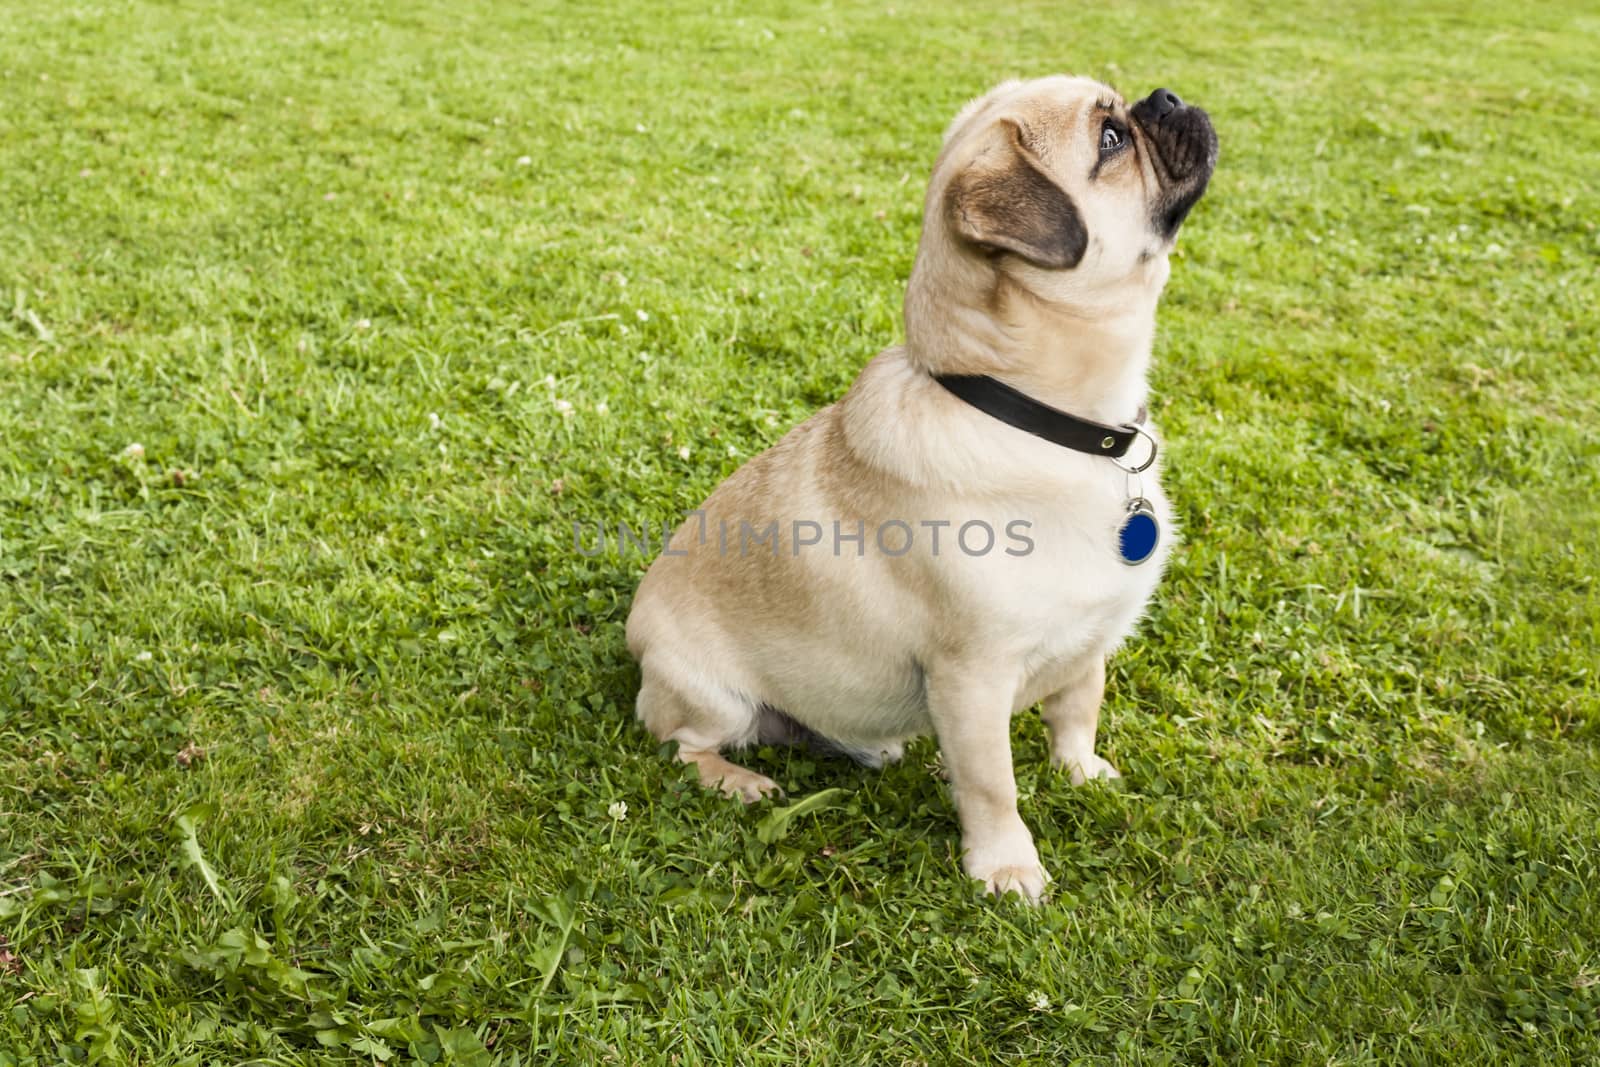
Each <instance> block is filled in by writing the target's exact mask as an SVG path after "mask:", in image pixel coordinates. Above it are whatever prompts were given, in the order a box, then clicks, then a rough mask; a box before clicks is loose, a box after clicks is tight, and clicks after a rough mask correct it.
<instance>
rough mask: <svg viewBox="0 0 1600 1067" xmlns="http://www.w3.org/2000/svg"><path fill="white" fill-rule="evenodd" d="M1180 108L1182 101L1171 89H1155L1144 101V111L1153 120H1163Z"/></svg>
mask: <svg viewBox="0 0 1600 1067" xmlns="http://www.w3.org/2000/svg"><path fill="white" fill-rule="evenodd" d="M1182 106H1183V101H1182V100H1181V99H1179V98H1178V94H1177V93H1175V92H1173V91H1172V90H1171V89H1157V90H1156V91H1155V92H1153V93H1151V94H1150V95H1149V96H1148V97H1146V98H1145V101H1144V110H1145V111H1146V112H1148V113H1149V115H1150V117H1151V118H1155V119H1159V118H1164V117H1165V116H1167V115H1169V114H1171V113H1172V112H1174V111H1176V110H1178V109H1179V108H1180V107H1182Z"/></svg>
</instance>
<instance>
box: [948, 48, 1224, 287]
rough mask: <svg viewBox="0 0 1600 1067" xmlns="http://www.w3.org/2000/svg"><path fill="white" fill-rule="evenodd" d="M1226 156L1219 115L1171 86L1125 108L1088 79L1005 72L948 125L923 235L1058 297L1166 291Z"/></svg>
mask: <svg viewBox="0 0 1600 1067" xmlns="http://www.w3.org/2000/svg"><path fill="white" fill-rule="evenodd" d="M1216 160H1217V135H1216V132H1215V131H1214V130H1213V129H1212V127H1211V120H1210V119H1209V118H1208V117H1207V116H1206V113H1205V112H1204V111H1201V110H1200V109H1199V108H1195V107H1190V106H1188V105H1186V104H1185V103H1183V101H1182V100H1180V99H1178V97H1177V95H1176V94H1174V93H1172V92H1170V91H1168V90H1166V89H1157V90H1156V91H1155V92H1153V93H1151V94H1150V95H1149V96H1148V97H1146V98H1145V99H1143V100H1141V101H1139V102H1138V103H1137V104H1135V105H1133V106H1132V107H1129V106H1128V105H1127V104H1126V103H1125V102H1124V101H1123V99H1122V97H1121V96H1120V95H1118V93H1117V92H1116V91H1115V90H1114V89H1112V88H1110V87H1109V86H1106V85H1103V84H1101V83H1099V82H1096V81H1093V80H1091V79H1088V78H1069V77H1052V78H1041V79H1039V80H1037V81H1031V82H1008V83H1006V84H1004V85H1001V86H999V87H998V88H996V89H994V90H993V91H991V92H989V93H988V94H987V95H985V96H983V97H981V98H979V99H978V100H975V101H973V102H972V103H971V104H969V105H968V106H967V107H966V108H965V109H964V110H963V111H962V112H961V113H960V114H959V115H957V116H956V119H955V121H954V122H952V123H951V124H950V128H949V129H948V131H947V132H946V133H945V144H944V150H943V151H942V152H941V154H940V156H939V162H938V163H937V164H936V165H935V167H934V174H933V181H932V182H931V183H930V186H929V191H928V203H927V222H926V225H925V229H924V237H923V240H924V244H927V243H928V242H929V241H930V240H933V241H936V242H938V243H939V244H940V245H941V246H943V247H950V246H953V247H951V250H952V251H953V252H954V253H955V254H956V256H957V257H958V258H961V259H964V260H967V261H969V262H971V261H978V262H981V263H983V264H985V265H987V266H988V267H991V268H992V269H993V270H995V271H998V272H1001V273H1003V274H1004V275H1006V276H1007V277H1009V278H1011V279H1013V280H1015V281H1017V282H1019V283H1020V284H1022V285H1023V286H1024V287H1025V288H1026V289H1028V290H1029V291H1031V292H1033V293H1034V294H1035V295H1037V296H1039V297H1041V298H1043V299H1045V300H1047V301H1049V302H1052V303H1061V304H1068V305H1071V304H1076V303H1088V304H1094V303H1099V302H1101V301H1102V300H1104V299H1107V298H1112V297H1114V294H1116V293H1118V292H1119V291H1126V289H1127V287H1129V286H1130V285H1131V286H1135V287H1138V288H1141V289H1145V290H1149V289H1152V288H1153V289H1154V291H1155V292H1159V291H1160V288H1161V286H1162V285H1163V284H1164V283H1165V282H1166V277H1167V264H1166V258H1167V253H1168V252H1170V251H1171V249H1172V245H1173V241H1174V240H1175V238H1176V236H1177V232H1178V227H1179V226H1180V225H1181V224H1182V222H1183V220H1184V217H1185V216H1186V215H1188V213H1189V209H1190V208H1192V207H1193V206H1194V204H1195V202H1196V201H1198V200H1199V199H1200V196H1201V194H1202V193H1204V192H1205V188H1206V182H1207V181H1208V180H1209V179H1210V177H1211V171H1212V168H1213V167H1214V166H1215V165H1216Z"/></svg>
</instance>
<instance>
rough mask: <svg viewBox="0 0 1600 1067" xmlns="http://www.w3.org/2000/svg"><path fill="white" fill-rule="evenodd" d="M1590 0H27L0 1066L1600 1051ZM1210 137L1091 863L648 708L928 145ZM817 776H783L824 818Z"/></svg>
mask: <svg viewBox="0 0 1600 1067" xmlns="http://www.w3.org/2000/svg"><path fill="white" fill-rule="evenodd" d="M1596 40H1600V13H1597V12H1596V9H1595V8H1594V6H1593V4H1591V3H1584V2H1580V0H1559V2H1553V3H1547V4H1539V5H1520V6H1519V5H1511V4H1504V3H1497V4H1489V3H1475V4H1463V3H1456V2H1434V3H1426V4H1393V3H1381V4H1380V3H1360V4H1355V5H1322V4H1313V3H1306V2H1300V0H1296V2H1292V3H1266V2H1254V3H1244V4H1229V3H1220V2H1219V3H1208V4H1198V5H1196V4H1183V5H1179V4H1170V5H1156V4H1108V5H1068V4H1039V3H1025V4H1020V5H1012V6H1009V7H1007V6H1004V5H1000V6H988V5H983V6H980V5H969V6H967V7H965V8H963V7H961V6H957V5H952V4H945V3H937V4H931V5H930V4H911V3H908V2H900V0H896V2H894V3H893V4H887V3H884V2H882V0H880V2H878V3H874V4H856V3H844V2H836V3H831V4H830V3H825V4H821V5H810V4H788V3H765V2H763V3H750V4H731V3H725V2H722V0H712V2H711V3H709V4H708V3H686V2H672V3H663V4H653V5H648V6H647V5H637V4H626V3H617V2H615V0H595V2H592V3H586V4H568V5H552V4H548V3H511V2H502V3H497V4H492V3H481V2H470V3H466V2H455V3H445V2H443V0H419V2H415V3H406V4H396V5H390V4H375V3H364V4H350V5H334V4H326V3H306V2H301V3H287V2H282V3H265V4H223V3H216V2H209V3H208V2H201V0H184V2H175V3H151V2H144V0H132V2H127V3H103V4H65V3H54V4H51V3H44V2H41V0H19V2H16V3H12V4H8V5H7V11H6V14H5V16H4V25H3V28H0V206H3V211H0V1067H16V1065H19V1064H41V1065H42V1064H56V1063H81V1062H85V1061H88V1062H94V1063H106V1064H176V1063H192V1064H213V1063H236V1062H260V1063H273V1064H312V1063H345V1062H349V1063H356V1062H367V1063H371V1062H384V1063H390V1064H409V1063H414V1062H421V1063H446V1064H473V1065H487V1064H494V1063H499V1064H528V1063H535V1062H540V1063H543V1062H550V1063H562V1064H566V1063H678V1064H686V1065H687V1064H700V1063H713V1064H730V1065H731V1064H774V1065H779V1064H783V1065H787V1064H800V1063H818V1064H824V1063H825V1064H851V1065H853V1064H880V1063H881V1064H911V1063H921V1064H930V1065H936V1064H946V1063H1039V1064H1044V1063H1064V1062H1074V1061H1080V1062H1103V1063H1110V1062H1116V1063H1127V1064H1143V1063H1200V1062H1218V1063H1240V1064H1248V1063H1280V1062H1293V1063H1302V1062H1304V1063H1319V1064H1320V1063H1340V1064H1357V1063H1374V1064H1392V1063H1400V1062H1404V1063H1434V1062H1444V1061H1449V1062H1451V1063H1453V1064H1468V1063H1473V1064H1476V1063H1484V1064H1489V1063H1505V1062H1510V1061H1524V1062H1540V1063H1594V1062H1596V1060H1597V1058H1600V888H1597V887H1600V747H1597V746H1600V682H1597V677H1596V667H1597V662H1600V585H1597V577H1596V576H1597V573H1600V517H1597V516H1600V505H1597V501H1600V464H1597V460H1600V430H1597V418H1596V411H1597V408H1600V354H1597V353H1600V336H1597V334H1600V329H1597V313H1596V306H1597V302H1600V269H1597V268H1600V231H1597V228H1596V223H1597V220H1600V184H1597V183H1596V180H1595V173H1596V171H1595V161H1596V159H1597V158H1600V96H1597V93H1600V84H1597V82H1596V74H1597V69H1596V64H1595V57H1596V53H1595V44H1594V42H1595V41H1596ZM1060 70H1069V71H1074V72H1080V73H1086V74H1092V75H1095V76H1098V77H1101V78H1104V79H1106V80H1109V81H1111V82H1113V83H1114V84H1116V85H1117V86H1118V87H1119V88H1120V89H1122V90H1123V91H1124V92H1125V93H1126V94H1128V95H1130V97H1131V96H1132V95H1134V94H1138V95H1143V94H1144V93H1146V92H1148V91H1149V90H1150V89H1152V88H1154V87H1156V86H1158V85H1166V86H1170V87H1172V88H1174V89H1176V90H1177V91H1178V92H1180V93H1181V94H1182V95H1183V96H1184V97H1185V98H1187V99H1190V100H1191V101H1193V102H1195V103H1198V104H1201V105H1202V106H1204V107H1206V108H1207V109H1208V110H1209V111H1210V113H1211V114H1212V116H1213V118H1214V119H1215V121H1216V124H1217V127H1218V130H1219V134H1220V137H1221V140H1222V162H1221V164H1220V166H1219V168H1218V170H1217V173H1216V177H1215V179H1214V180H1213V182H1212V185H1211V192H1210V193H1209V195H1208V197H1207V199H1206V200H1205V201H1203V202H1202V203H1201V205H1200V207H1199V208H1198V209H1197V210H1196V211H1195V213H1194V215H1193V216H1192V218H1191V220H1190V222H1189V223H1188V225H1187V227H1186V229H1185V231H1184V235H1183V237H1182V240H1181V243H1180V248H1179V251H1178V253H1177V254H1176V255H1175V257H1174V259H1173V276H1172V281H1171V284H1170V285H1169V287H1168V290H1167V296H1166V298H1165V301H1164V307H1163V312H1162V318H1161V327H1160V332H1159V335H1158V341H1157V352H1156V371H1155V375H1154V380H1153V386H1154V394H1153V398H1152V410H1153V413H1154V416H1155V418H1156V419H1157V420H1158V421H1159V422H1160V424H1161V426H1162V428H1163V430H1164V432H1165V434H1166V436H1167V438H1168V441H1169V452H1168V455H1169V457H1170V458H1169V474H1168V477H1167V482H1166V484H1167V486H1168V488H1169V491H1170V493H1171V495H1172V497H1173V498H1174V501H1175V503H1176V506H1177V508H1178V509H1179V512H1180V515H1181V517H1182V524H1183V527H1184V531H1185V544H1184V545H1183V546H1182V547H1181V549H1180V550H1179V551H1178V553H1177V554H1176V556H1175V558H1174V561H1173V565H1172V567H1171V569H1170V571H1169V573H1168V577H1167V579H1166V581H1165V583H1164V585H1163V587H1162V589H1161V591H1160V593H1159V595H1158V598H1157V600H1156V602H1155V603H1154V604H1153V606H1152V609H1151V611H1150V613H1149V615H1148V617H1147V619H1146V620H1145V622H1144V623H1143V624H1142V627H1141V630H1140V633H1139V635H1138V636H1137V637H1136V638H1135V639H1134V640H1133V641H1132V642H1130V643H1129V645H1128V646H1127V647H1126V648H1125V649H1124V650H1123V651H1122V652H1121V653H1120V654H1119V656H1118V657H1117V658H1116V659H1115V660H1114V662H1113V670H1112V677H1111V686H1110V692H1109V696H1108V704H1107V709H1106V715H1105V719H1104V721H1103V724H1102V731H1103V742H1102V751H1103V752H1104V753H1105V754H1106V755H1107V756H1108V758H1110V759H1111V760H1112V761H1113V762H1114V763H1116V764H1117V765H1118V766H1120V767H1121V769H1122V770H1123V772H1124V774H1125V775H1126V778H1125V779H1124V780H1122V781H1121V782H1118V783H1112V784H1096V785H1091V786H1088V787H1085V788H1082V789H1073V788H1071V787H1070V786H1069V785H1068V784H1067V781H1066V775H1065V773H1064V772H1057V771H1053V770H1051V769H1050V768H1049V766H1048V763H1047V761H1046V743H1045V737H1044V731H1043V728H1042V726H1041V724H1040V722H1039V721H1038V717H1037V715H1034V714H1025V715H1023V716H1021V717H1019V718H1018V720H1017V722H1016V724H1015V729H1014V737H1015V747H1016V752H1017V761H1018V781H1019V786H1020V789H1021V792H1022V796H1023V801H1022V814H1023V817H1024V818H1025V819H1026V820H1027V821H1028V822H1029V824H1030V825H1031V826H1032V827H1033V829H1034V831H1035V834H1036V836H1037V838H1038V841H1039V848H1040V852H1041V855H1042V857H1043V859H1044V862H1045V864H1046V866H1047V867H1048V868H1049V869H1050V870H1051V872H1052V873H1053V874H1054V876H1055V879H1056V880H1055V884H1054V896H1053V899H1052V900H1051V901H1050V902H1049V903H1047V904H1046V905H1045V906H1043V907H1041V908H1037V909H1030V908H1027V907H1025V906H1023V905H1021V904H1020V903H1018V902H1017V901H1016V900H1015V899H1012V900H1007V901H995V900H992V899H987V898H984V897H983V896H982V895H981V893H980V892H979V890H978V888H977V887H976V886H975V885H974V884H973V883H970V882H969V881H968V880H967V879H966V878H965V877H964V876H963V875H962V874H961V872H960V868H959V864H958V860H957V855H956V852H957V848H958V842H957V833H956V823H955V819H954V815H953V812H952V809H951V805H950V801H949V796H948V790H947V788H946V787H945V786H944V784H943V783H942V781H941V780H940V778H939V777H938V775H937V774H935V773H932V771H933V770H934V768H935V765H936V762H937V749H936V747H935V746H934V745H933V744H932V743H931V742H928V741H924V742H920V743H918V744H917V745H915V746H913V747H912V749H911V750H910V752H909V754H908V758H907V759H906V760H905V761H904V762H903V763H902V764H900V765H898V766H895V767H892V768H890V769H888V770H886V771H884V772H882V773H877V772H869V771H865V770H863V769H860V768H858V767H856V766H854V765H851V764H848V763H841V762H838V761H835V760H831V759H824V758H819V757H815V756H812V755H808V754H807V753H806V752H804V751H798V752H795V751H784V750H780V751H772V750H766V751H760V752H757V753H753V754H752V755H751V758H750V760H749V762H750V764H751V765H752V766H755V767H758V768H760V769H761V770H763V771H764V772H765V773H768V774H771V775H772V776H774V777H775V778H777V779H778V780H779V781H780V782H781V783H782V784H783V786H784V787H785V788H786V789H787V791H788V794H789V800H788V801H779V802H773V801H766V802H763V803H761V804H760V805H757V806H755V807H753V808H750V809H745V808H742V807H740V806H739V805H737V804H735V803H732V802H728V801H724V800H721V799H719V798H718V797H716V796H714V795H708V794H707V793H705V792H703V791H701V790H700V789H699V788H698V787H697V786H696V785H695V784H694V782H693V781H692V779H691V777H690V776H689V775H688V774H687V773H686V772H685V771H684V770H683V769H681V768H680V767H679V766H678V765H677V764H675V763H674V762H673V761H672V760H671V759H670V758H668V755H667V754H665V753H663V752H662V751H660V750H659V749H658V746H657V745H656V744H655V743H654V742H653V740H652V739H651V738H650V737H649V736H648V735H647V734H645V733H644V731H643V730H642V729H641V728H639V727H638V726H637V725H636V724H635V723H634V721H633V712H632V705H633V695H634V691H635V688H636V686H637V682H638V673H637V670H636V668H635V667H634V665H633V664H632V662H631V661H630V660H629V658H628V655H627V652H626V650H625V648H624V645H623V640H622V629H623V621H624V619H625V618H626V615H627V610H628V604H629V600H630V597H631V596H632V593H633V589H634V587H635V585H636V584H637V582H638V579H639V577H640V575H641V574H642V573H643V568H644V564H645V561H644V560H643V559H641V558H639V557H638V556H637V555H630V554H621V553H617V552H607V553H605V554H603V555H600V556H596V557H593V558H590V557H587V556H585V555H583V554H582V553H580V552H578V551H576V550H575V549H574V545H573V534H572V527H573V523H574V521H586V522H595V521H604V522H607V523H609V524H611V525H613V526H615V524H616V523H618V522H622V521H626V522H629V523H630V524H632V525H633V526H634V527H635V528H639V527H642V526H644V525H646V524H651V525H654V526H655V527H656V529H658V530H659V528H660V524H661V523H662V522H664V521H669V520H671V521H676V520H677V519H678V518H679V517H681V516H682V515H683V514H684V513H685V512H686V511H687V510H688V509H690V508H693V507H694V506H695V505H696V504H697V503H698V502H699V501H700V500H702V499H703V498H704V496H705V495H706V494H707V493H708V492H709V491H710V489H711V488H712V487H713V486H714V485H715V484H716V483H717V482H718V481H719V480H720V479H721V478H723V477H724V476H726V475H727V474H728V473H729V472H730V471H732V470H733V469H734V468H735V467H736V466H737V465H738V464H739V463H740V462H742V461H743V460H744V459H745V458H747V457H749V456H751V455H753V454H755V453H756V452H758V451H760V450H761V449H763V448H765V447H766V446H768V445H769V444H771V443H773V442H774V441H776V440H777V439H778V438H779V437H780V436H781V435H782V434H783V433H784V432H785V431H786V430H787V429H788V428H789V427H790V426H792V425H794V424H795V423H797V422H799V421H800V420H801V419H803V418H804V417H805V416H806V415H807V414H809V413H810V412H812V411H813V410H815V409H816V408H818V407H819V406H821V405H824V404H826V403H828V402H830V401H831V400H833V399H835V398H836V397H838V396H839V395H840V394H841V393H842V392H843V390H844V389H845V388H846V387H847V386H848V384H849V383H850V381H851V379H852V377H853V376H854V374H855V373H856V371H857V369H858V368H859V367H861V366H862V365H863V364H864V363H865V362H866V360H867V359H868V358H870V356H871V355H872V354H873V353H875V352H876V351H877V350H879V349H880V348H882V347H884V346H886V345H888V344H891V343H894V342H895V341H896V340H897V339H898V337H899V336H900V334H901V324H900V301H901V297H902V294H903V286H904V282H905V279H906V276H907V274H908V271H909V269H910V264H911V260H912V255H913V253H914V251H915V246H916V238H917V233H918V228H919V224H920V215H921V198H922V190H923V184H924V182H925V179H926V176H927V174H928V171H929V168H930V166H931V163H932V160H933V157H934V155H935V153H936V151H937V148H938V144H939V135H940V132H941V130H942V129H943V126H944V124H945V123H946V122H947V121H948V119H949V118H950V116H951V115H952V114H953V113H954V112H955V110H956V109H957V108H958V107H959V106H960V105H961V104H962V103H963V102H964V101H965V100H967V99H969V98H971V97H972V96H974V95H976V94H978V93H979V92H981V91H983V90H984V89H985V88H987V87H988V86H990V85H991V84H993V83H994V82H996V81H999V80H1001V79H1002V78H1005V77H1009V76H1013V75H1016V74H1024V75H1033V74H1042V73H1049V72H1054V71H1060ZM808 796H817V797H818V801H817V802H816V804H817V806H815V807H814V808H812V809H810V810H807V811H805V812H803V813H800V814H798V815H797V816H795V817H792V818H786V817H785V816H783V815H781V814H779V812H780V811H781V810H782V807H783V805H784V804H785V803H793V802H795V801H797V800H800V799H803V798H805V797H808Z"/></svg>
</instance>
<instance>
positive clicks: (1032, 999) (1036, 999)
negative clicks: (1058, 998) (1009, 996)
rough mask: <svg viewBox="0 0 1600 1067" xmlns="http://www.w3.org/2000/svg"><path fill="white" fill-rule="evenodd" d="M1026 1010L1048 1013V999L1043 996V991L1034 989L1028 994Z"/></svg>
mask: <svg viewBox="0 0 1600 1067" xmlns="http://www.w3.org/2000/svg"><path fill="white" fill-rule="evenodd" d="M1028 1009H1029V1010H1030V1011H1049V1010H1050V998H1049V997H1047V996H1045V995H1044V991H1043V990H1040V989H1035V990H1034V991H1033V992H1032V993H1029V994H1028Z"/></svg>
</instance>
